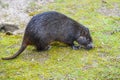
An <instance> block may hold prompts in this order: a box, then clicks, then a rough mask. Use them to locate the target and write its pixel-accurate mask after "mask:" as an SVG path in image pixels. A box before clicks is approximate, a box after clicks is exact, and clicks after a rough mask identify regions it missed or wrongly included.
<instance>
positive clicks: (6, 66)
mask: <svg viewBox="0 0 120 80" xmlns="http://www.w3.org/2000/svg"><path fill="white" fill-rule="evenodd" d="M108 3H109V4H108ZM114 3H118V5H119V3H120V1H119V0H109V1H107V4H106V5H105V6H106V7H108V8H112V7H111V5H112V6H113V4H114ZM102 4H103V3H102V2H101V1H100V0H55V2H54V3H50V4H46V5H45V6H39V7H40V10H35V11H33V12H31V13H29V15H30V16H33V15H35V14H37V13H42V12H44V11H51V10H54V11H58V12H61V13H64V14H66V15H67V16H69V17H71V18H73V19H75V20H76V21H78V22H80V23H82V24H84V25H85V26H87V27H88V28H89V29H90V31H91V34H92V37H93V41H94V45H95V48H94V49H92V50H90V51H86V50H84V49H80V50H72V49H71V48H70V47H69V46H66V45H65V44H62V43H60V42H55V43H52V44H51V45H52V48H51V49H50V50H48V51H43V52H36V51H35V50H34V47H32V46H29V47H28V48H27V49H26V50H25V51H24V52H23V53H22V54H21V55H20V56H19V57H18V58H16V59H14V60H9V61H3V60H0V79H1V80H21V79H23V80H49V79H53V80H61V79H63V80H72V79H73V80H119V78H120V77H119V75H120V64H119V62H120V54H119V50H120V39H119V38H120V32H117V33H115V34H113V35H111V34H110V33H111V32H113V31H114V30H115V29H118V27H119V25H120V24H119V22H120V18H119V17H114V16H112V17H109V16H106V15H103V14H101V13H99V12H98V11H97V10H98V9H99V8H100V7H101V6H102ZM31 6H32V7H34V6H35V5H34V4H32V3H31ZM119 6H120V5H119ZM21 41H22V36H21V35H17V36H15V35H13V36H7V35H5V34H3V33H0V54H1V55H0V58H2V57H5V56H10V55H12V54H14V53H15V52H16V51H17V50H18V49H19V47H20V44H21Z"/></svg>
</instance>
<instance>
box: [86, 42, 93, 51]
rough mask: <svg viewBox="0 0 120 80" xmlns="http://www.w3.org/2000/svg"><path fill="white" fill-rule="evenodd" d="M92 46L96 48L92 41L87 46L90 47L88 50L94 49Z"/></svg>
mask: <svg viewBox="0 0 120 80" xmlns="http://www.w3.org/2000/svg"><path fill="white" fill-rule="evenodd" d="M92 48H94V46H93V44H92V43H90V44H88V45H87V47H86V49H88V50H89V49H92Z"/></svg>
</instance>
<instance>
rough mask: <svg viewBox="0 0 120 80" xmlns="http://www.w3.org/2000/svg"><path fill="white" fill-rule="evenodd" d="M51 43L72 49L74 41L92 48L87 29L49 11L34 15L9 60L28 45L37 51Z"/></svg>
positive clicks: (45, 48)
mask: <svg viewBox="0 0 120 80" xmlns="http://www.w3.org/2000/svg"><path fill="white" fill-rule="evenodd" d="M53 41H60V42H63V43H65V44H68V45H69V46H71V47H72V48H77V47H76V46H75V45H74V43H73V42H74V41H77V42H78V43H79V44H80V45H83V46H85V48H87V49H91V48H92V47H93V46H92V45H91V43H92V38H91V36H90V33H89V29H88V28H86V27H85V26H83V25H81V24H79V23H78V22H76V21H75V20H73V19H71V18H69V17H67V16H65V15H64V14H61V13H58V12H55V11H50V12H44V13H42V14H38V15H35V16H34V17H33V18H32V19H31V20H30V22H29V23H28V25H27V27H26V30H25V34H24V37H23V42H22V45H21V48H20V50H19V51H18V52H17V53H16V54H14V55H13V56H11V57H8V58H2V59H4V60H9V59H13V58H15V57H17V56H18V55H19V54H20V53H22V52H23V51H24V49H25V48H26V47H27V46H28V45H34V46H35V47H36V49H37V50H39V51H41V50H47V49H48V48H49V44H50V43H51V42H53Z"/></svg>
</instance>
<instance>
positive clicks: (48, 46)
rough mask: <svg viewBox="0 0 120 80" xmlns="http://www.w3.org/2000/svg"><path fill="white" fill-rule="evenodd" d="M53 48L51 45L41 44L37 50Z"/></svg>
mask: <svg viewBox="0 0 120 80" xmlns="http://www.w3.org/2000/svg"><path fill="white" fill-rule="evenodd" d="M50 48H51V46H50V45H44V46H43V45H39V46H37V47H36V49H37V51H46V50H49V49H50Z"/></svg>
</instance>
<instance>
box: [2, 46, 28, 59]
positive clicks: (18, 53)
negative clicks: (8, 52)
mask: <svg viewBox="0 0 120 80" xmlns="http://www.w3.org/2000/svg"><path fill="white" fill-rule="evenodd" d="M26 47H27V45H26V44H22V45H21V48H20V49H19V50H18V51H17V52H16V53H15V54H14V55H12V56H10V57H5V58H2V60H11V59H14V58H16V57H17V56H18V55H20V54H21V53H22V52H23V51H24V50H25V49H26Z"/></svg>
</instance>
